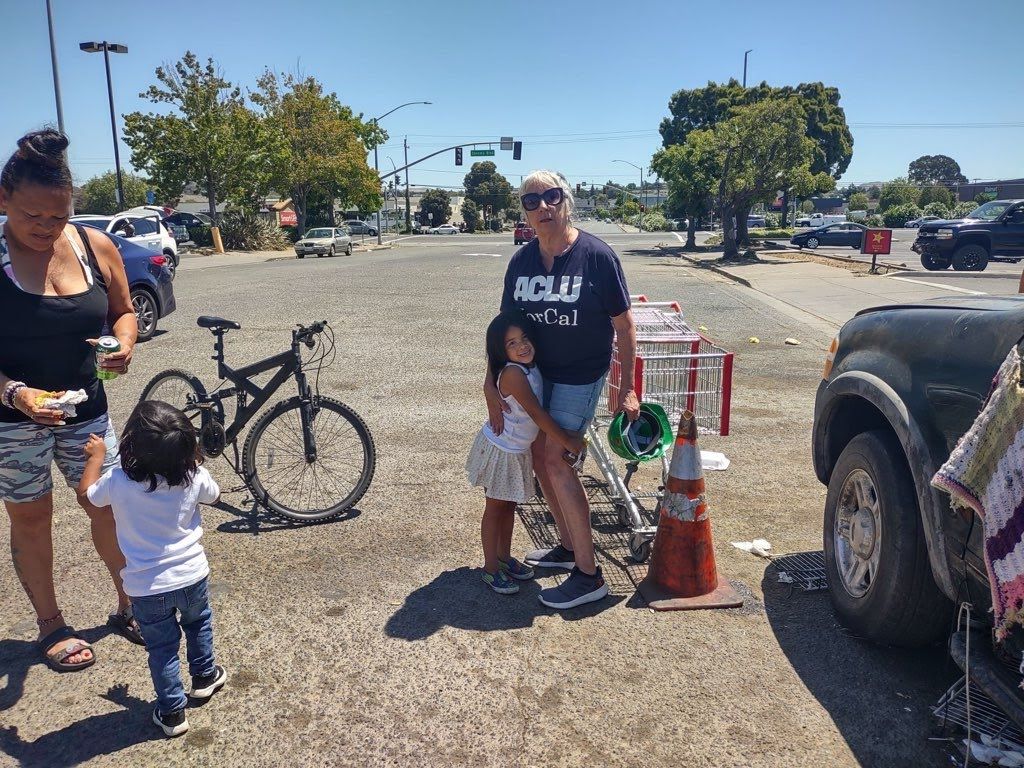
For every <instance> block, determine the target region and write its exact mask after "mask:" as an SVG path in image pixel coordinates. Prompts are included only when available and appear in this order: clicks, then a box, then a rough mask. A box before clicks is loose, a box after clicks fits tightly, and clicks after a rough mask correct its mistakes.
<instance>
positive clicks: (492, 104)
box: [0, 0, 1024, 186]
mask: <svg viewBox="0 0 1024 768" xmlns="http://www.w3.org/2000/svg"><path fill="white" fill-rule="evenodd" d="M52 3H53V8H54V17H55V26H56V37H57V46H58V64H59V67H60V78H61V90H62V93H63V103H64V118H65V124H66V126H65V127H66V129H67V131H68V133H69V135H70V136H71V140H72V145H71V160H72V164H73V170H74V172H75V175H76V181H78V182H79V183H80V182H82V181H85V180H86V179H88V178H89V177H90V176H93V175H95V174H97V173H101V172H103V171H105V170H109V169H110V168H112V167H113V149H112V142H111V136H110V121H109V112H108V107H107V100H106V84H105V79H104V78H105V76H104V70H103V58H102V56H101V55H99V54H86V53H83V52H80V51H79V50H78V43H79V42H80V41H84V40H94V39H96V40H102V39H106V40H110V41H112V42H119V43H124V44H125V45H127V46H128V48H129V52H128V54H126V55H112V58H111V64H112V68H113V82H114V95H115V106H116V108H117V111H118V113H119V115H120V114H122V113H126V112H130V111H133V110H136V109H142V110H147V109H148V108H149V105H148V103H146V102H144V101H143V100H141V99H139V98H138V94H139V92H141V91H142V90H144V89H145V88H146V87H147V86H148V85H149V84H150V83H152V82H153V81H154V77H153V70H154V69H155V68H156V67H157V66H158V65H160V64H163V63H168V62H173V61H176V60H178V59H179V58H180V57H181V55H182V54H183V53H184V51H185V50H186V49H191V50H192V51H194V52H195V53H197V54H198V55H199V56H200V57H201V58H204V59H205V58H206V57H207V56H211V57H213V58H214V60H215V61H216V62H217V63H218V64H219V65H220V66H221V68H222V69H223V71H224V74H225V75H226V76H227V77H228V78H229V79H231V80H232V81H233V82H235V83H236V84H239V85H243V86H252V85H253V84H254V81H255V79H256V77H257V76H258V75H259V73H260V72H262V70H263V69H264V67H270V68H272V69H275V70H278V71H282V70H284V71H295V70H296V69H301V71H302V72H303V73H305V74H310V75H314V76H316V77H317V78H319V79H320V80H321V81H322V82H323V83H324V84H325V86H326V87H327V88H328V89H329V90H333V91H335V92H336V93H337V94H338V96H339V97H340V98H341V100H342V101H343V102H345V103H346V104H349V105H350V106H351V107H352V108H353V109H354V110H355V111H356V112H362V113H364V114H365V116H366V117H367V118H370V117H373V116H376V115H381V114H383V113H384V112H387V111H388V110H389V109H391V108H392V107H394V106H396V105H398V104H401V103H402V102H405V101H414V100H427V101H432V102H433V104H432V105H431V106H412V107H406V108H405V109H402V110H400V111H398V112H396V113H395V114H393V115H391V116H389V117H388V118H387V119H386V120H385V121H383V123H382V125H384V127H386V128H387V130H388V131H389V133H390V134H391V139H390V140H389V141H388V143H387V145H386V146H384V147H381V149H380V166H381V168H382V169H388V168H390V167H391V163H390V161H389V160H388V157H390V158H391V159H392V160H394V162H395V163H397V164H398V165H399V166H400V165H401V164H402V137H403V136H408V139H409V157H410V159H415V158H417V157H422V156H423V155H426V154H429V153H430V152H433V151H435V150H436V149H440V148H442V147H445V146H450V145H452V144H456V143H460V142H468V141H474V140H490V139H497V138H498V137H500V136H502V135H513V136H515V137H517V138H520V139H522V140H523V142H524V154H523V159H522V160H521V161H519V162H516V161H513V160H512V154H511V152H501V151H500V150H499V151H498V152H497V156H496V158H494V159H495V160H496V161H497V163H498V169H499V171H501V172H502V173H504V174H505V175H506V176H508V177H509V180H510V181H512V182H513V184H517V183H518V181H519V178H520V176H521V175H524V174H526V173H529V172H530V171H531V170H533V169H535V168H541V167H550V168H555V169H558V170H561V171H563V172H564V173H565V174H566V175H567V176H568V177H569V179H570V180H571V181H573V182H603V181H605V180H608V179H612V180H614V181H617V182H622V183H627V182H629V181H635V180H637V177H638V172H637V171H636V170H635V169H633V168H631V167H629V166H628V165H625V164H623V163H617V162H613V161H614V160H626V161H629V162H631V163H634V164H636V165H644V166H646V165H647V164H648V163H649V161H650V157H651V154H652V153H653V152H654V151H655V150H656V149H657V148H658V147H659V146H660V136H659V135H658V133H657V127H658V124H659V122H660V121H661V119H662V118H663V117H665V116H666V115H667V104H668V100H669V97H670V96H671V94H672V93H673V92H675V91H676V90H678V89H680V88H692V87H697V86H700V85H703V84H705V83H707V81H708V80H715V81H724V80H727V79H728V78H729V77H736V78H740V77H741V76H742V70H743V52H744V50H746V49H748V48H752V49H753V52H752V53H751V54H750V58H749V68H748V84H749V83H756V82H760V81H761V80H766V81H767V82H768V83H770V84H772V85H783V84H796V83H799V82H806V81H818V80H820V81H822V82H824V83H826V84H827V85H834V86H837V87H838V88H839V89H840V92H841V94H842V102H841V103H842V106H843V107H844V108H845V110H846V115H847V120H848V122H849V123H850V125H851V129H852V131H853V135H854V142H855V146H854V154H853V162H852V163H851V165H850V167H849V170H848V171H847V173H846V175H845V176H844V178H843V180H842V182H841V183H846V182H867V181H876V180H884V179H889V178H892V177H894V176H897V175H904V174H906V171H907V165H908V163H909V162H910V161H911V160H913V159H915V158H916V157H918V156H920V155H923V154H940V153H941V154H947V155H950V156H952V157H953V158H954V159H956V160H957V161H958V162H959V163H960V165H961V167H962V169H963V172H964V174H965V175H967V176H968V177H970V178H981V179H986V180H987V179H997V178H1017V177H1024V66H1022V65H1021V63H1020V58H1019V45H1020V32H1021V30H1022V29H1024V3H1022V2H1020V0H989V1H988V2H986V3H982V4H980V5H975V6H972V5H971V4H969V3H964V2H963V1H962V0H927V1H926V0H897V1H896V2H893V1H892V0H889V1H888V2H884V1H881V0H863V1H862V2H859V3H849V2H843V3H832V2H827V0H821V1H820V2H816V3H765V2H756V3H755V2H740V1H739V0H719V1H718V2H714V3H708V2H701V3H693V2H682V1H681V0H676V1H675V2H672V1H670V0H657V1H651V2H645V1H644V0H641V1H640V2H633V3H626V2H621V1H618V2H611V1H610V0H590V1H588V2H575V1H573V0H562V1H561V2H560V1H559V0H547V1H546V2H539V1H535V0H521V2H517V3H511V2H504V1H503V0H485V1H484V2H479V1H477V2H470V1H469V0H452V1H449V2H434V3H426V2H409V1H408V0H391V2H387V3H367V2H363V3H351V2H348V3H346V2H328V1H327V0H292V1H291V2H289V3H283V2H280V0H277V1H275V2H270V1H269V0H244V1H242V0H217V1H216V2H210V1H209V0H207V1H206V2H202V3H200V2H194V1H193V0H178V2H176V3H165V4H161V3H157V4H152V3H138V2H130V1H128V0H102V1H99V0H96V1H94V2H81V1H80V0H52ZM0 31H2V32H3V39H4V44H3V46H4V59H5V62H6V65H7V66H6V67H5V68H4V76H3V78H2V79H0V105H2V107H0V155H2V156H3V157H4V158H6V157H7V156H8V155H9V153H10V152H11V151H13V149H14V148H15V141H16V140H17V138H18V137H19V136H21V135H22V134H23V133H24V132H26V131H27V130H30V129H33V128H36V127H38V126H40V125H42V124H43V123H47V122H52V123H56V108H55V105H54V96H53V82H52V74H51V67H50V53H49V44H48V38H47V28H46V13H45V2H44V0H0ZM1015 52H1016V53H1015ZM964 124H972V125H971V126H965V125H964ZM979 124H983V125H979ZM910 125H918V126H921V127H907V126H910ZM950 125H956V126H958V127H949V126H950ZM466 154H467V157H466V161H467V166H466V167H463V168H461V169H459V168H456V167H455V165H454V158H453V153H447V154H445V155H441V156H439V157H437V158H434V159H432V160H429V161H426V162H425V163H423V164H422V165H420V166H417V167H416V168H414V169H413V170H412V174H411V181H412V183H414V184H436V185H444V186H457V185H458V184H460V182H461V180H462V177H463V175H464V174H465V172H466V170H468V163H469V161H470V158H469V156H468V152H467V153H466ZM121 156H122V163H123V164H124V165H125V166H126V167H127V165H128V163H129V159H130V153H129V151H128V149H127V147H125V146H124V145H123V144H122V149H121ZM371 162H372V156H371Z"/></svg>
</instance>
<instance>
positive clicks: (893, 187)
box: [878, 177, 921, 218]
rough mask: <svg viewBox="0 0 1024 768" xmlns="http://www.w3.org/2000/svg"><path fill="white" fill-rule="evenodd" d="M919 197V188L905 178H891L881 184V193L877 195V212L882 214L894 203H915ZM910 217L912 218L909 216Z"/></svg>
mask: <svg viewBox="0 0 1024 768" xmlns="http://www.w3.org/2000/svg"><path fill="white" fill-rule="evenodd" d="M920 197H921V190H920V189H918V188H917V187H915V186H914V185H913V184H911V183H910V182H909V181H908V180H907V179H905V178H902V177H901V178H898V179H893V180H892V181H890V182H887V183H886V184H883V185H882V191H881V194H879V196H878V212H879V213H882V214H884V213H885V212H886V210H888V209H889V208H892V207H893V206H894V205H904V204H906V203H910V204H912V205H915V206H916V205H917V201H918V200H919V199H920ZM910 218H913V216H911V217H910Z"/></svg>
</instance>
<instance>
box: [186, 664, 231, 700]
mask: <svg viewBox="0 0 1024 768" xmlns="http://www.w3.org/2000/svg"><path fill="white" fill-rule="evenodd" d="M227 681H228V673H227V672H226V671H225V669H224V667H222V666H220V665H219V664H218V665H217V666H215V667H214V668H213V672H211V673H210V674H208V675H200V676H198V677H195V676H193V678H192V690H191V691H189V694H188V695H189V696H191V697H192V698H193V699H200V700H203V699H208V698H210V697H211V696H213V694H215V693H216V692H217V691H219V690H220V689H221V688H223V687H224V683H226V682H227Z"/></svg>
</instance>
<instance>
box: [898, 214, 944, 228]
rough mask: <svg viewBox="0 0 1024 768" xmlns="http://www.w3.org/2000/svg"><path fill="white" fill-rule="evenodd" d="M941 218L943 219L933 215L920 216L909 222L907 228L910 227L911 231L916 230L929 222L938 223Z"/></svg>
mask: <svg viewBox="0 0 1024 768" xmlns="http://www.w3.org/2000/svg"><path fill="white" fill-rule="evenodd" d="M940 218H941V217H939V216H931V215H929V216H919V217H918V218H916V219H911V220H910V221H908V222H907V223H906V226H907V227H909V228H910V229H916V228H917V227H920V226H921V225H922V224H927V223H928V222H929V221H938V220H939V219H940Z"/></svg>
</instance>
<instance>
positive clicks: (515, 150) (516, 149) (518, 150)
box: [512, 141, 523, 160]
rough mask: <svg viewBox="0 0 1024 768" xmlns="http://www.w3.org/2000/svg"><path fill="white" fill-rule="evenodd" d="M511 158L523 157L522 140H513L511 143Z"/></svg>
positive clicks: (519, 158) (518, 158)
mask: <svg viewBox="0 0 1024 768" xmlns="http://www.w3.org/2000/svg"><path fill="white" fill-rule="evenodd" d="M512 159H513V160H522V159H523V142H521V141H515V142H513V143H512Z"/></svg>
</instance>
